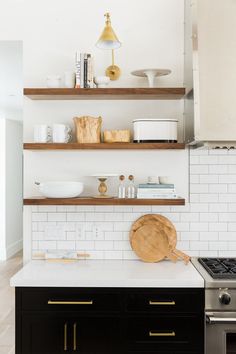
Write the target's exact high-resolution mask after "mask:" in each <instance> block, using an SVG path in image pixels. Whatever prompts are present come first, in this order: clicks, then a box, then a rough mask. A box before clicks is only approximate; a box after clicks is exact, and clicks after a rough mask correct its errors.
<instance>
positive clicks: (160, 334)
mask: <svg viewBox="0 0 236 354" xmlns="http://www.w3.org/2000/svg"><path fill="white" fill-rule="evenodd" d="M149 337H175V332H153V331H150V332H149Z"/></svg>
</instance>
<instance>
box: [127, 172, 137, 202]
mask: <svg viewBox="0 0 236 354" xmlns="http://www.w3.org/2000/svg"><path fill="white" fill-rule="evenodd" d="M127 197H128V198H136V188H135V185H134V176H133V175H129V185H128V189H127Z"/></svg>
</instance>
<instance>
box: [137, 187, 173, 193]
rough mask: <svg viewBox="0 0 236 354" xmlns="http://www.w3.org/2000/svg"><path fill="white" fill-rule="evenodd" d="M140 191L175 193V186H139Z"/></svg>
mask: <svg viewBox="0 0 236 354" xmlns="http://www.w3.org/2000/svg"><path fill="white" fill-rule="evenodd" d="M138 192H140V193H143V194H150V193H151V194H152V193H160V194H171V193H175V192H176V191H175V188H161V189H158V188H138Z"/></svg>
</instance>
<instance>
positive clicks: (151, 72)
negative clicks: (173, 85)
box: [131, 69, 171, 87]
mask: <svg viewBox="0 0 236 354" xmlns="http://www.w3.org/2000/svg"><path fill="white" fill-rule="evenodd" d="M170 73H171V70H169V69H143V70H135V71H132V72H131V74H132V75H134V76H140V77H147V78H148V83H149V87H154V79H155V77H157V76H165V75H169V74H170Z"/></svg>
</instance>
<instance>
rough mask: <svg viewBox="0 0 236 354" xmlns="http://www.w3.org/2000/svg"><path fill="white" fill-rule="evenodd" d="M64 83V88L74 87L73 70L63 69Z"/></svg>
mask: <svg viewBox="0 0 236 354" xmlns="http://www.w3.org/2000/svg"><path fill="white" fill-rule="evenodd" d="M64 85H65V87H66V88H74V87H75V72H74V71H65V73H64Z"/></svg>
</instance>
